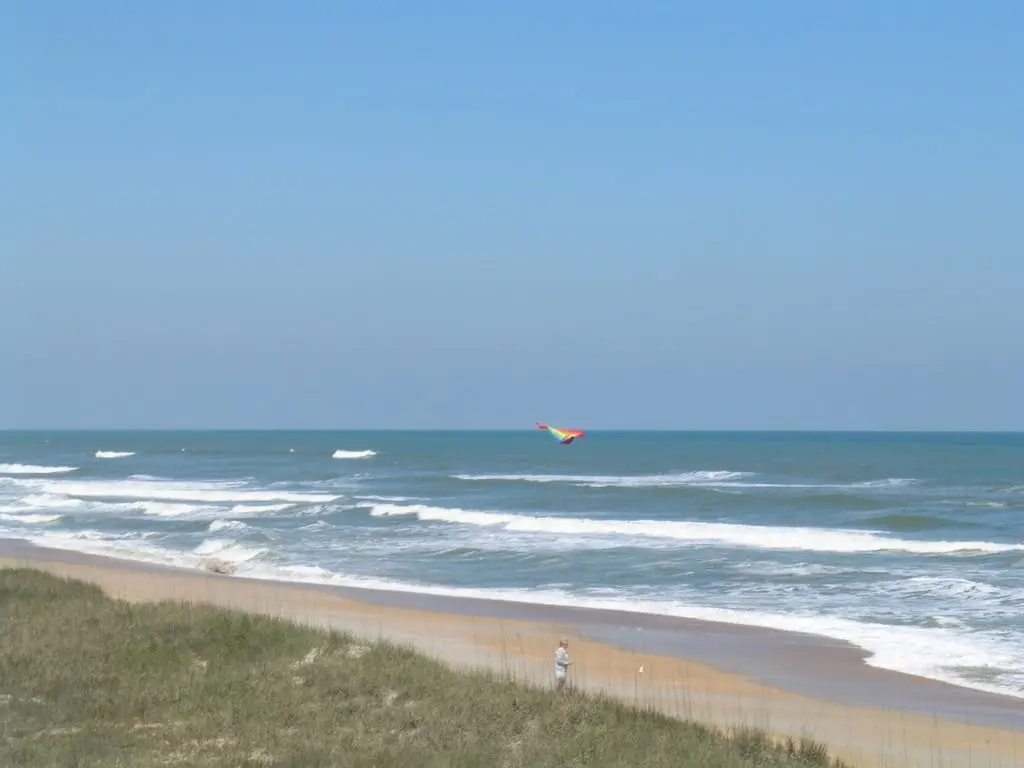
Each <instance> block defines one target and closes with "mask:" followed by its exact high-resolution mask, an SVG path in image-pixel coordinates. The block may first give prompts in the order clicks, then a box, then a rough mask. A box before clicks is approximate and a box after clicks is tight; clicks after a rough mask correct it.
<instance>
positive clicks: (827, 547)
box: [370, 504, 1024, 555]
mask: <svg viewBox="0 0 1024 768" xmlns="http://www.w3.org/2000/svg"><path fill="white" fill-rule="evenodd" d="M370 514H371V515H372V516H374V517H394V516H413V517H416V518H417V519H419V520H423V521H432V522H441V523H454V524H457V525H479V526H492V527H500V528H502V529H504V530H507V531H522V532H528V533H548V534H555V535H569V536H572V535H596V536H623V537H630V538H638V539H643V538H653V539H662V540H666V539H667V540H672V541H678V542H687V543H699V544H703V545H717V546H733V547H747V548H751V549H781V550H802V551H811V552H841V553H856V552H909V553H914V554H925V555H929V554H957V553H979V554H991V553H997V552H1010V551H1024V545H1011V544H996V543H994V542H987V541H921V540H914V539H897V538H890V537H888V536H885V535H882V534H880V533H879V532H876V531H858V530H836V529H826V528H802V527H786V526H760V525H742V524H738V523H704V522H693V521H672V520H593V519H589V518H575V517H556V516H546V517H534V516H531V515H519V514H511V513H501V512H485V511H478V510H466V509H451V508H446V507H431V506H425V505H419V504H416V505H410V506H399V505H397V504H374V505H370Z"/></svg>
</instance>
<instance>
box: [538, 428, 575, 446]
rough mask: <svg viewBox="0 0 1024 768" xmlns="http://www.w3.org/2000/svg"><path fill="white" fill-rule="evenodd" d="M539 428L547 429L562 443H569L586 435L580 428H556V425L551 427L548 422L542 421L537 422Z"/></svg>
mask: <svg viewBox="0 0 1024 768" xmlns="http://www.w3.org/2000/svg"><path fill="white" fill-rule="evenodd" d="M537 429H546V430H547V431H548V432H550V433H551V435H552V436H553V437H554V438H555V440H557V441H558V442H559V443H561V444H562V445H569V443H571V442H572V441H573V440H575V439H576V438H577V437H586V435H585V434H584V433H583V432H581V431H580V430H578V429H555V427H549V426H548V425H547V424H540V423H538V424H537Z"/></svg>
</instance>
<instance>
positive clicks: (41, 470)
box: [0, 464, 78, 475]
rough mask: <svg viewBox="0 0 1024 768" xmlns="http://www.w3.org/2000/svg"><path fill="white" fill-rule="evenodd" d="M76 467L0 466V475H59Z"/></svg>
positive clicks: (72, 470)
mask: <svg viewBox="0 0 1024 768" xmlns="http://www.w3.org/2000/svg"><path fill="white" fill-rule="evenodd" d="M76 469H78V467H47V466H41V465H37V464H0V475H59V474H61V473H63V472H74V471H75V470H76Z"/></svg>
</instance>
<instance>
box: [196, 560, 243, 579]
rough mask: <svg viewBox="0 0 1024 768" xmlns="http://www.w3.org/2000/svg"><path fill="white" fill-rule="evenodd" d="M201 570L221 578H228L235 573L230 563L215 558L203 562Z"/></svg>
mask: <svg viewBox="0 0 1024 768" xmlns="http://www.w3.org/2000/svg"><path fill="white" fill-rule="evenodd" d="M203 568H205V569H206V570H208V571H210V572H211V573H219V574H221V575H222V576H230V575H231V574H233V573H234V572H235V567H234V566H233V565H231V563H226V562H224V561H223V560H217V559H216V558H209V559H207V560H203Z"/></svg>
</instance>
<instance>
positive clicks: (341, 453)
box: [331, 448, 377, 459]
mask: <svg viewBox="0 0 1024 768" xmlns="http://www.w3.org/2000/svg"><path fill="white" fill-rule="evenodd" d="M376 455H377V452H376V451H371V450H369V449H366V450H362V451H345V450H342V449H340V448H339V449H338V450H336V451H335V452H334V453H332V454H331V458H332V459H369V458H371V457H373V456H376Z"/></svg>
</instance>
